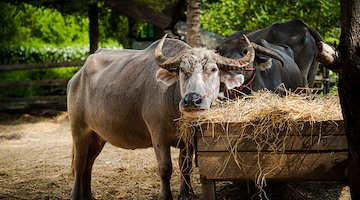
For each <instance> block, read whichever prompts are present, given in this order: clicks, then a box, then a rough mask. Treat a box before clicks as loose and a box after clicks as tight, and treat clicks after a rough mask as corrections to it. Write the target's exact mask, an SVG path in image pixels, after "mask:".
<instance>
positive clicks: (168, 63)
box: [154, 34, 181, 70]
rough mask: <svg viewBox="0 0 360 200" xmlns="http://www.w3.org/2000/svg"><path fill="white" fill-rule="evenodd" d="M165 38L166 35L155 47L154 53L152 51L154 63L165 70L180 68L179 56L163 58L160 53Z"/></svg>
mask: <svg viewBox="0 0 360 200" xmlns="http://www.w3.org/2000/svg"><path fill="white" fill-rule="evenodd" d="M166 37H167V34H165V35H164V36H163V37H162V38H161V40H160V42H159V44H158V45H157V47H156V49H155V51H154V57H155V62H156V64H157V65H158V66H159V67H161V68H164V69H166V70H169V69H174V68H175V69H176V68H178V67H179V66H180V63H181V58H180V57H181V56H178V57H168V58H167V57H165V56H164V54H163V53H162V46H163V45H164V42H165V39H166Z"/></svg>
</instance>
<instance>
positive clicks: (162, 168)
mask: <svg viewBox="0 0 360 200" xmlns="http://www.w3.org/2000/svg"><path fill="white" fill-rule="evenodd" d="M154 149H155V154H156V158H157V161H158V169H159V176H160V178H161V182H160V194H159V197H158V199H159V200H160V199H161V200H171V199H173V197H172V194H171V189H170V179H171V175H172V163H171V155H170V145H167V144H157V143H154Z"/></svg>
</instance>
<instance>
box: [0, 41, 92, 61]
mask: <svg viewBox="0 0 360 200" xmlns="http://www.w3.org/2000/svg"><path fill="white" fill-rule="evenodd" d="M88 52H89V46H88V45H73V46H67V47H60V48H59V47H56V46H53V45H46V46H40V47H36V46H32V47H29V46H15V45H11V46H0V58H1V59H0V64H16V63H41V62H63V61H71V60H85V59H86V57H87V55H88Z"/></svg>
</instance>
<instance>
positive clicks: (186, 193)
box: [179, 145, 194, 200]
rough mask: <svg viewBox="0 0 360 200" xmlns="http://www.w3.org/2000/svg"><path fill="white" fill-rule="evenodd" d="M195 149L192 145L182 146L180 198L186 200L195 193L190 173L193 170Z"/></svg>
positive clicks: (180, 155)
mask: <svg viewBox="0 0 360 200" xmlns="http://www.w3.org/2000/svg"><path fill="white" fill-rule="evenodd" d="M193 153H194V150H193V148H192V146H191V145H189V146H188V147H182V148H180V154H179V167H180V173H181V174H180V199H182V200H185V199H188V198H189V197H190V194H191V193H193V191H192V188H191V181H190V173H191V171H192V158H193Z"/></svg>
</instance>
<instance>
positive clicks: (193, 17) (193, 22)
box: [186, 0, 201, 47]
mask: <svg viewBox="0 0 360 200" xmlns="http://www.w3.org/2000/svg"><path fill="white" fill-rule="evenodd" d="M200 6H201V0H188V6H187V14H186V32H187V33H186V43H188V44H189V45H190V46H191V47H200V45H201V32H200Z"/></svg>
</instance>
